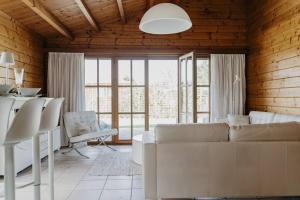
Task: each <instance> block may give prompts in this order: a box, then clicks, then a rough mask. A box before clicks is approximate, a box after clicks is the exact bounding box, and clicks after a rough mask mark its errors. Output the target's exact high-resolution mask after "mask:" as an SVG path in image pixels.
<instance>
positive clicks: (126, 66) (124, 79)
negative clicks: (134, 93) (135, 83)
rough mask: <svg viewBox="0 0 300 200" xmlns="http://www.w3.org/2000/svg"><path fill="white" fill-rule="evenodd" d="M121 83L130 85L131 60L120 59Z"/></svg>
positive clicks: (119, 72)
mask: <svg viewBox="0 0 300 200" xmlns="http://www.w3.org/2000/svg"><path fill="white" fill-rule="evenodd" d="M118 74H119V75H118V77H119V78H118V80H119V85H130V77H131V75H130V60H119V61H118Z"/></svg>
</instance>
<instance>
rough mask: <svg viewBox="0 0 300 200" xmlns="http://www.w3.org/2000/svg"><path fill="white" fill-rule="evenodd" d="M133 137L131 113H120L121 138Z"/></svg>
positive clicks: (128, 138)
mask: <svg viewBox="0 0 300 200" xmlns="http://www.w3.org/2000/svg"><path fill="white" fill-rule="evenodd" d="M130 139H131V115H130V114H128V115H125V114H121V115H119V140H130Z"/></svg>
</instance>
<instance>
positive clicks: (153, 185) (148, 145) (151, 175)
mask: <svg viewBox="0 0 300 200" xmlns="http://www.w3.org/2000/svg"><path fill="white" fill-rule="evenodd" d="M143 172H144V188H145V189H144V191H145V199H156V198H157V174H156V144H155V140H154V136H153V135H152V134H149V133H148V134H147V135H146V134H144V135H143Z"/></svg>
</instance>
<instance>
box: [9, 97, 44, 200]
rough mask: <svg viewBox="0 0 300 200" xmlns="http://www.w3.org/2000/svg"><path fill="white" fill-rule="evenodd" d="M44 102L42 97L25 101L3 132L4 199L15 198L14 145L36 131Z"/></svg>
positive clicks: (10, 199)
mask: <svg viewBox="0 0 300 200" xmlns="http://www.w3.org/2000/svg"><path fill="white" fill-rule="evenodd" d="M44 103H45V100H44V99H32V100H28V101H27V102H25V103H24V105H23V106H22V107H21V108H20V110H19V111H18V112H17V114H16V116H15V118H14V120H13V121H12V123H11V125H10V127H9V128H8V131H7V133H6V134H5V137H4V140H3V145H4V151H5V153H4V157H5V167H4V168H5V170H4V171H5V174H4V185H5V186H4V187H5V199H6V200H15V160H14V146H15V145H16V144H18V143H20V142H22V141H24V140H28V139H31V138H32V137H33V136H34V135H35V134H36V133H37V132H38V130H39V127H40V120H41V115H42V109H43V105H44Z"/></svg>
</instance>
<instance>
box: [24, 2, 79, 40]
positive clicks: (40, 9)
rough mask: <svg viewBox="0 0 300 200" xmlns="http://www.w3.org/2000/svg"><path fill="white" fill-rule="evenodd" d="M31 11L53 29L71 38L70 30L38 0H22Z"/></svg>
mask: <svg viewBox="0 0 300 200" xmlns="http://www.w3.org/2000/svg"><path fill="white" fill-rule="evenodd" d="M22 2H23V3H25V4H26V5H27V6H28V7H29V8H30V9H31V10H32V11H33V12H35V13H36V14H37V15H38V16H40V17H41V18H42V19H44V20H45V21H46V22H48V23H49V24H50V25H51V26H52V27H53V28H54V29H56V30H57V31H58V32H59V33H61V34H62V35H63V36H65V37H67V38H69V39H71V40H73V35H72V34H71V32H70V31H69V30H68V29H67V28H66V27H65V26H64V25H63V24H62V23H61V22H60V21H59V20H58V19H56V18H55V17H54V16H53V14H52V13H50V12H49V11H48V10H47V9H46V8H45V7H44V6H43V5H42V4H41V3H40V2H39V1H38V0H22Z"/></svg>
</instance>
